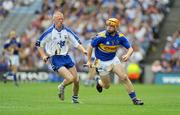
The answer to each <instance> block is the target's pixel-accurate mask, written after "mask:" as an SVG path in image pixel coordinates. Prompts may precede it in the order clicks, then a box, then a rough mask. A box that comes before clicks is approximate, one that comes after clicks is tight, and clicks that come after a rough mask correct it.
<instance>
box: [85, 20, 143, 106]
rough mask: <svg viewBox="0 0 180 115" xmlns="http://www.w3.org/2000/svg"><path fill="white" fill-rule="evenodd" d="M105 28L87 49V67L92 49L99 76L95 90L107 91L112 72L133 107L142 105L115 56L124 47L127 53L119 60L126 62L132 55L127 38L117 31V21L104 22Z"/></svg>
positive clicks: (90, 63) (90, 65)
mask: <svg viewBox="0 0 180 115" xmlns="http://www.w3.org/2000/svg"><path fill="white" fill-rule="evenodd" d="M106 26H107V28H106V30H105V31H102V32H100V33H98V34H97V36H96V37H95V38H94V39H93V40H92V42H91V45H90V46H89V48H88V62H87V65H88V66H89V67H92V62H91V55H92V50H93V48H94V49H95V57H96V60H95V66H96V68H97V69H96V70H97V73H98V74H99V76H100V79H99V78H98V79H96V81H97V85H96V89H97V90H98V92H102V90H103V88H105V89H108V88H109V87H110V77H109V73H110V72H114V73H115V74H117V76H118V77H119V79H120V80H121V81H122V83H123V84H124V86H125V88H126V90H127V92H128V94H129V96H130V98H131V99H132V102H133V103H134V104H135V105H143V102H142V101H141V100H140V99H138V98H137V97H136V93H135V90H134V88H133V85H132V83H131V81H130V80H129V78H128V76H127V73H126V72H125V69H124V68H123V67H122V65H121V62H120V60H119V58H118V57H117V56H116V52H117V50H118V48H119V46H123V47H125V48H126V49H127V53H126V54H125V55H123V56H122V59H121V60H122V61H124V62H126V61H127V60H128V59H129V57H130V56H131V54H132V53H133V48H132V47H131V45H130V43H129V42H128V40H127V38H126V37H124V35H123V34H122V33H120V32H118V31H117V29H118V27H119V20H118V19H116V18H110V19H108V20H107V21H106Z"/></svg>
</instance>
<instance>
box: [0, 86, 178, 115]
mask: <svg viewBox="0 0 180 115" xmlns="http://www.w3.org/2000/svg"><path fill="white" fill-rule="evenodd" d="M57 85H58V84H57V83H23V84H20V86H19V87H16V86H14V85H13V84H12V83H7V84H3V83H0V115H180V86H178V85H135V89H136V92H137V95H138V97H139V98H141V99H143V101H144V102H145V105H143V106H135V105H133V104H132V103H131V101H130V99H129V97H128V95H127V93H126V91H125V89H124V88H123V86H122V85H112V86H111V87H110V89H108V90H104V91H103V92H102V93H101V94H100V93H98V92H97V91H96V89H95V87H84V86H83V85H81V86H80V100H81V102H82V103H81V104H72V103H71V92H72V91H71V88H72V87H71V86H68V87H67V88H66V90H65V91H66V92H65V94H66V95H65V100H64V102H62V101H60V100H59V99H58V97H57Z"/></svg>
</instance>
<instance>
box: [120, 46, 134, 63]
mask: <svg viewBox="0 0 180 115" xmlns="http://www.w3.org/2000/svg"><path fill="white" fill-rule="evenodd" d="M132 53H133V48H132V47H130V48H128V51H127V53H126V54H125V55H123V56H122V61H124V62H126V61H127V60H128V59H129V57H130V56H131V55H132Z"/></svg>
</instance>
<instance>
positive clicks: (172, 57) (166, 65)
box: [152, 30, 180, 73]
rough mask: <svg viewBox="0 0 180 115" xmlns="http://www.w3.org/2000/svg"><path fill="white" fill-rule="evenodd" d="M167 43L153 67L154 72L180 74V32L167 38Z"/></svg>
mask: <svg viewBox="0 0 180 115" xmlns="http://www.w3.org/2000/svg"><path fill="white" fill-rule="evenodd" d="M166 40H167V42H166V44H165V47H164V50H163V52H162V55H161V58H162V59H161V60H156V61H155V62H154V63H153V65H152V71H153V72H155V73H156V72H172V71H173V72H180V30H177V31H175V32H174V33H173V34H172V35H171V36H167V39H166Z"/></svg>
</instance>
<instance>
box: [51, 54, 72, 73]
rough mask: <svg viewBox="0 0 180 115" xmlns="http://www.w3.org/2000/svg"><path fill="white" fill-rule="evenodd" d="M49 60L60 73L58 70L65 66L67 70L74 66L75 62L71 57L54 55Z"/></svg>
mask: <svg viewBox="0 0 180 115" xmlns="http://www.w3.org/2000/svg"><path fill="white" fill-rule="evenodd" d="M49 60H50V63H51V66H52V69H53V70H54V71H58V69H59V68H61V67H63V66H64V67H66V68H67V69H69V68H72V67H73V66H74V62H73V61H72V60H71V58H70V56H69V55H65V56H64V55H54V56H52V57H50V59H49Z"/></svg>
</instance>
